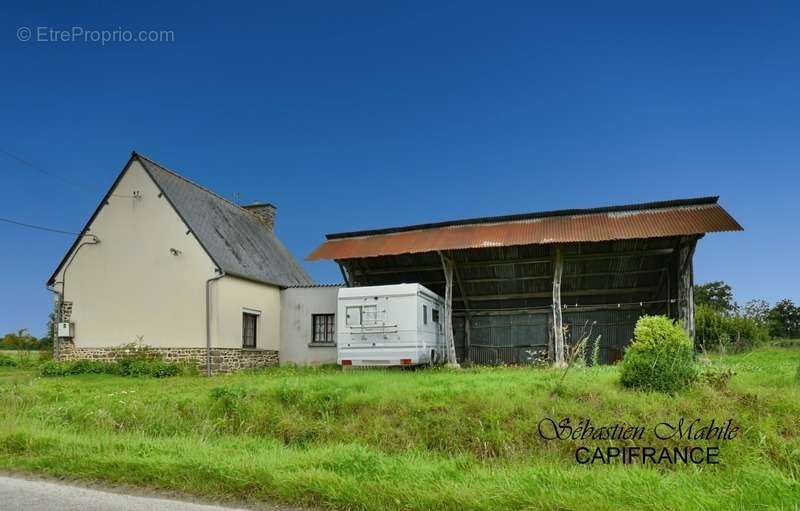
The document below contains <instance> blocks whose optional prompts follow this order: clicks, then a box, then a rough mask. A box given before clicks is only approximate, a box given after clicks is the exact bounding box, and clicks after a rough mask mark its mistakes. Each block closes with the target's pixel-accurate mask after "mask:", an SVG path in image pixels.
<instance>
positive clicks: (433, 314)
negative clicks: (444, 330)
mask: <svg viewBox="0 0 800 511" xmlns="http://www.w3.org/2000/svg"><path fill="white" fill-rule="evenodd" d="M431 319H432V320H433V322H434V323H438V322H439V309H431Z"/></svg>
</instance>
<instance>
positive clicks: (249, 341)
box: [242, 312, 258, 348]
mask: <svg viewBox="0 0 800 511" xmlns="http://www.w3.org/2000/svg"><path fill="white" fill-rule="evenodd" d="M257 339H258V314H252V313H250V312H243V313H242V347H243V348H255V347H256V341H257Z"/></svg>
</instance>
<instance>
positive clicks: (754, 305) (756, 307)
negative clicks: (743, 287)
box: [742, 298, 770, 325]
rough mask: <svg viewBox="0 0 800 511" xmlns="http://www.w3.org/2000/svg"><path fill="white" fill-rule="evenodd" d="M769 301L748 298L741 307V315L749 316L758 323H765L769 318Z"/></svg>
mask: <svg viewBox="0 0 800 511" xmlns="http://www.w3.org/2000/svg"><path fill="white" fill-rule="evenodd" d="M769 311H770V307H769V302H768V301H766V300H762V299H759V298H755V299H753V300H750V301H749V302H747V303H745V304H744V307H743V308H742V316H744V317H746V318H750V319H752V320H753V321H755V322H756V323H758V324H759V325H766V324H767V320H768V319H769Z"/></svg>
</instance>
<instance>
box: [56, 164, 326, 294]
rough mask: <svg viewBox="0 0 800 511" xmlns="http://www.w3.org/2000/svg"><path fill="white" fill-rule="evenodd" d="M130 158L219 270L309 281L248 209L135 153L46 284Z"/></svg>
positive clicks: (285, 282) (268, 279)
mask: <svg viewBox="0 0 800 511" xmlns="http://www.w3.org/2000/svg"><path fill="white" fill-rule="evenodd" d="M134 159H135V160H137V161H138V162H139V163H140V164H141V165H142V168H144V170H145V172H147V174H148V175H149V176H150V178H151V179H152V180H153V182H154V183H155V184H156V186H157V187H158V188H159V190H160V191H161V193H162V194H164V197H165V198H166V199H167V201H169V203H170V204H171V205H172V207H173V209H175V211H176V213H177V214H178V216H180V218H181V220H183V222H184V223H185V224H186V227H187V228H188V229H189V230H190V231H191V232H192V233H193V234H194V236H195V238H196V239H197V241H198V242H199V243H200V245H201V246H202V248H203V249H204V250H205V251H206V253H207V254H208V256H209V257H210V258H211V260H212V261H213V262H214V264H215V265H216V266H217V267H218V268H219V269H220V270H222V271H224V272H225V273H226V274H229V275H232V276H236V277H241V278H244V279H248V280H254V281H257V282H263V283H266V284H272V285H276V286H280V287H288V286H297V285H310V284H313V283H314V282H313V280H312V279H311V278H310V277H309V276H308V274H307V273H306V272H305V270H303V268H302V267H301V266H300V264H299V263H298V262H297V261H296V260H295V259H294V257H292V255H291V253H289V250H288V249H287V248H286V247H285V246H284V245H283V243H281V242H280V240H278V238H277V237H276V236H275V234H274V233H273V232H271V231H269V230H268V229H266V228H265V227H264V225H263V224H261V222H260V221H259V220H258V218H257V217H256V216H255V215H254V214H253V213H250V212H249V211H247V210H245V209H243V208H241V207H239V206H237V205H235V204H233V203H231V202H229V201H227V200H225V199H224V198H222V197H220V196H219V195H216V194H215V193H213V192H211V191H210V190H207V189H206V188H203V187H202V186H200V185H198V184H196V183H194V182H192V181H190V180H188V179H186V178H184V177H182V176H180V175H178V174H176V173H175V172H173V171H171V170H168V169H167V168H165V167H164V166H163V165H160V164H158V163H156V162H154V161H153V160H151V159H149V158H147V157H145V156H142V155H140V154H137V153H136V152H134V153H132V155H131V158H130V159H129V160H128V163H126V164H125V167H124V168H123V170H122V172H120V174H119V175H118V176H117V178H116V179H115V180H114V183H113V184H112V185H111V187H110V188H109V190H108V192H106V194H105V196H104V197H103V200H102V201H100V204H99V205H98V206H97V209H95V211H94V213H92V216H91V217H90V218H89V221H88V222H87V223H86V225H85V226H84V227H83V229H82V230H81V232H80V234H79V235H78V237H77V238H76V240H75V242H74V243H73V244H72V246H71V247H70V249H69V250H68V251H67V252H66V254H65V255H64V257H63V259H62V260H61V262H60V263H59V264H58V267H57V268H56V270H55V271H54V272H53V274H52V275H51V277H50V279H49V280H48V285H52V284H53V283H54V281H55V278H56V275H58V272H59V271H60V270H61V268H62V267H63V266H64V263H65V262H66V261H67V260H68V258H69V256H70V254H72V253H73V251H74V250H75V249H76V248H77V246H78V244H79V243H80V241H81V240H82V239H83V238H84V237H85V236H86V235H87V233H88V232H89V227H90V226H91V224H92V222H93V221H94V219H95V218H96V217H97V215H98V214H99V213H100V210H101V209H102V208H103V206H104V205H105V204H106V203H107V201H108V199H109V197H110V196H111V194H112V192H113V190H114V189H115V188H116V186H117V184H118V183H119V182H120V180H121V179H122V177H123V176H124V175H125V173H126V172H127V171H128V169H129V168H130V165H131V162H132V161H133V160H134Z"/></svg>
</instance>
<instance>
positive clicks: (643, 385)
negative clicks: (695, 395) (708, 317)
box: [621, 316, 697, 393]
mask: <svg viewBox="0 0 800 511" xmlns="http://www.w3.org/2000/svg"><path fill="white" fill-rule="evenodd" d="M634 337H635V338H634V341H633V343H632V344H631V345H630V346H629V347H628V348H627V349H626V350H625V357H624V358H623V360H622V367H621V382H622V384H623V385H624V386H626V387H629V388H636V389H643V390H656V391H659V392H669V393H672V392H675V391H678V390H681V389H683V388H685V387H687V386H689V385H690V384H691V383H692V382H693V381H694V380H695V378H696V377H697V372H696V369H695V366H694V359H693V358H694V353H693V348H692V341H691V340H690V339H689V336H688V335H686V332H684V331H683V329H682V328H681V327H680V326H678V325H676V324H675V323H674V322H673V321H672V320H670V319H669V318H667V317H665V316H643V317H641V318H640V319H639V321H637V322H636V329H635V330H634Z"/></svg>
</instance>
